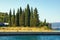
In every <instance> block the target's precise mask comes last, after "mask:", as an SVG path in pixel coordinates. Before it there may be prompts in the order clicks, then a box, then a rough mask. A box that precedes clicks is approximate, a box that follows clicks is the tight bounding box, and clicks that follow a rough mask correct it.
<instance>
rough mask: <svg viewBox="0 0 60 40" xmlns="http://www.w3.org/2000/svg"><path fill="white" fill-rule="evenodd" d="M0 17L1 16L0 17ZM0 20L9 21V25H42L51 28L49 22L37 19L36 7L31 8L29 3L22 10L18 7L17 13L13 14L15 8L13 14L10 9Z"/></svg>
mask: <svg viewBox="0 0 60 40" xmlns="http://www.w3.org/2000/svg"><path fill="white" fill-rule="evenodd" d="M8 16H9V17H8ZM0 18H1V17H0ZM1 19H2V20H0V22H9V24H10V26H13V25H15V26H25V27H26V26H28V27H43V26H46V27H47V28H51V27H50V26H51V24H50V23H47V22H46V19H45V20H44V22H42V21H40V20H39V14H38V10H37V8H35V9H33V8H32V7H31V9H30V6H29V4H27V7H26V8H25V9H23V10H22V8H21V7H20V8H18V10H17V13H16V15H15V9H13V15H12V12H11V9H10V11H9V15H8V14H7V13H6V15H5V16H4V17H2V18H1Z"/></svg>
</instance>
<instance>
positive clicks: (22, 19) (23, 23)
mask: <svg viewBox="0 0 60 40" xmlns="http://www.w3.org/2000/svg"><path fill="white" fill-rule="evenodd" d="M21 26H25V13H24V11H23V12H22V15H21Z"/></svg>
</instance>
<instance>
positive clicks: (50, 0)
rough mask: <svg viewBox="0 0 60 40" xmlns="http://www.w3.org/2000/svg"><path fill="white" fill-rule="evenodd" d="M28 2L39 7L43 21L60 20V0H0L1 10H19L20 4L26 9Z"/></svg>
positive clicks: (31, 5)
mask: <svg viewBox="0 0 60 40" xmlns="http://www.w3.org/2000/svg"><path fill="white" fill-rule="evenodd" d="M27 4H29V5H30V7H33V8H35V7H36V8H37V9H38V13H39V18H40V20H41V21H43V20H44V19H46V20H47V22H60V0H0V12H9V10H10V8H11V9H13V8H15V10H17V9H18V8H19V7H20V6H21V7H22V8H23V9H24V8H25V7H26V5H27Z"/></svg>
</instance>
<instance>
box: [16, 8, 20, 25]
mask: <svg viewBox="0 0 60 40" xmlns="http://www.w3.org/2000/svg"><path fill="white" fill-rule="evenodd" d="M16 26H19V9H18V10H17V13H16Z"/></svg>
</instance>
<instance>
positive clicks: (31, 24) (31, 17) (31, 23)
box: [30, 7, 34, 26]
mask: <svg viewBox="0 0 60 40" xmlns="http://www.w3.org/2000/svg"><path fill="white" fill-rule="evenodd" d="M33 21H34V19H33V8H32V7H31V15H30V26H33V24H34V23H33Z"/></svg>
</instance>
